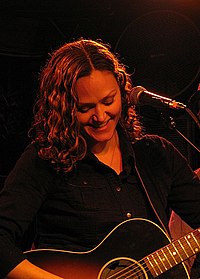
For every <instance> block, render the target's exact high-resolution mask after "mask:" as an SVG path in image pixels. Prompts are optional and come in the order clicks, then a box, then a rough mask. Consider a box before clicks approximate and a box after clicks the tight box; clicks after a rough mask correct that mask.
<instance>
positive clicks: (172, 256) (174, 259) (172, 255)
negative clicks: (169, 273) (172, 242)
mask: <svg viewBox="0 0 200 279" xmlns="http://www.w3.org/2000/svg"><path fill="white" fill-rule="evenodd" d="M166 248H167V250H168V252H169V254H170V255H171V258H172V259H173V261H174V263H175V264H177V263H178V262H177V261H176V258H175V257H174V256H175V254H173V253H172V252H171V250H170V249H169V247H168V246H167V247H166Z"/></svg>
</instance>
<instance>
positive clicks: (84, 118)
mask: <svg viewBox="0 0 200 279" xmlns="http://www.w3.org/2000/svg"><path fill="white" fill-rule="evenodd" d="M89 118H90V115H89V114H88V113H77V120H78V122H79V123H80V124H81V125H84V124H86V123H87V122H88V120H89Z"/></svg>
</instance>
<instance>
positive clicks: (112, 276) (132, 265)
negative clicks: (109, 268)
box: [107, 230, 200, 279]
mask: <svg viewBox="0 0 200 279" xmlns="http://www.w3.org/2000/svg"><path fill="white" fill-rule="evenodd" d="M193 236H194V237H196V236H197V237H199V236H200V234H199V232H198V230H197V231H196V232H195V231H194V232H193ZM179 240H183V241H182V243H183V245H184V243H185V244H187V246H189V245H188V243H187V240H186V238H185V236H183V237H181V238H180V239H179ZM173 243H178V240H175V241H174V242H173ZM190 243H191V242H190ZM192 243H196V242H195V240H194V239H192ZM197 244H198V242H197ZM170 245H172V243H169V244H168V245H166V246H164V247H163V248H162V250H165V249H167V247H168V246H170ZM177 250H178V249H177ZM183 250H184V249H180V251H183ZM190 250H191V248H190ZM154 254H155V255H156V256H155V257H154V261H155V260H158V261H159V262H161V263H162V261H161V259H160V256H159V250H158V251H157V252H154V253H152V254H150V255H149V257H150V256H151V255H154ZM162 254H163V252H162ZM168 254H169V253H168ZM177 254H178V253H177ZM177 254H176V255H177ZM160 255H161V253H160ZM176 255H175V256H176ZM170 256H171V258H173V261H174V263H175V264H174V265H172V267H173V266H175V265H177V263H176V261H175V260H174V257H173V256H172V255H170ZM178 256H179V258H180V259H181V257H180V255H179V254H178ZM191 256H192V255H191ZM142 261H143V262H144V264H143V263H142ZM180 262H182V259H181V261H180ZM138 263H140V265H141V266H142V268H143V269H144V271H145V272H146V271H150V272H151V270H154V268H153V267H152V268H148V266H146V263H145V261H144V259H141V260H140V261H138ZM134 265H135V267H134ZM162 265H163V266H165V265H164V264H163V263H162ZM138 266H139V265H137V266H136V264H135V263H134V264H130V265H129V266H128V267H126V268H124V269H123V270H120V271H118V272H116V273H115V274H113V275H111V276H109V277H107V279H112V278H116V279H120V278H122V277H121V276H126V275H128V274H130V272H131V274H130V275H128V276H129V277H126V278H130V276H132V275H134V274H132V272H133V271H136V270H137V268H138ZM157 266H158V264H157ZM132 267H133V269H132V270H128V269H130V268H132ZM170 268H171V267H170ZM126 270H128V271H126ZM160 270H161V272H160V271H159V273H160V274H162V273H163V272H165V271H166V270H164V271H162V269H161V268H160ZM122 272H123V274H122V275H120V273H122ZM154 272H155V271H154ZM155 273H156V272H155ZM141 274H144V272H143V271H142V272H141V270H139V271H137V272H136V273H135V275H136V276H137V275H139V276H140V275H141ZM116 275H117V276H118V275H119V276H118V277H114V276H116ZM158 275H159V274H158ZM132 278H133V279H134V278H138V276H137V277H132Z"/></svg>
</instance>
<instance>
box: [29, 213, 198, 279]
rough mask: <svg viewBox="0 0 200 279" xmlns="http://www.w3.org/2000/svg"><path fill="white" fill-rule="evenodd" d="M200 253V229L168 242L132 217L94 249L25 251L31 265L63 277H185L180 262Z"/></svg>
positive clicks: (158, 231) (162, 234)
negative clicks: (79, 250) (80, 250)
mask: <svg viewBox="0 0 200 279" xmlns="http://www.w3.org/2000/svg"><path fill="white" fill-rule="evenodd" d="M198 252H200V228H198V229H196V230H194V231H192V232H191V233H189V234H187V235H185V236H183V237H181V238H180V239H178V240H175V241H172V242H171V241H170V239H169V238H168V236H167V235H166V233H165V232H164V231H163V230H162V229H161V228H160V227H159V226H158V225H156V224H155V223H153V222H151V221H149V220H146V219H141V218H134V219H130V220H127V221H124V222H122V223H120V224H119V225H118V226H116V227H115V228H114V229H113V230H112V231H111V232H110V233H109V234H108V235H107V236H106V237H105V238H104V240H103V241H102V242H101V243H100V244H99V245H97V246H96V247H95V248H94V249H92V250H89V251H85V252H73V251H65V250H54V249H36V250H31V251H27V252H25V254H26V256H27V258H28V259H29V260H30V261H31V262H32V263H34V264H35V265H37V266H39V267H41V268H43V269H45V270H47V271H49V272H51V273H54V274H56V275H58V276H60V277H63V278H66V279H150V278H157V277H158V278H162V279H163V278H164V279H169V278H170V279H186V278H190V276H189V274H188V272H187V269H186V268H185V265H184V263H183V262H184V261H185V260H186V259H188V258H189V257H191V256H193V255H195V254H197V253H198Z"/></svg>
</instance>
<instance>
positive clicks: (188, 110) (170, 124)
mask: <svg viewBox="0 0 200 279" xmlns="http://www.w3.org/2000/svg"><path fill="white" fill-rule="evenodd" d="M185 110H186V112H187V113H188V114H189V115H190V116H191V117H192V119H193V120H194V121H195V123H196V124H197V126H198V127H199V128H200V122H199V119H198V118H197V117H196V115H195V114H194V113H193V112H192V111H191V110H190V109H189V108H187V107H186V108H185ZM169 120H170V123H169V128H171V129H174V130H175V131H176V132H177V133H178V134H179V135H181V136H182V138H184V139H185V140H186V141H187V142H188V143H189V144H190V145H191V146H192V147H193V148H194V149H196V151H198V152H199V153H200V149H199V148H198V147H197V146H196V145H194V144H193V143H192V142H191V141H190V140H189V139H188V138H187V137H186V136H184V135H183V134H182V133H181V132H180V131H179V130H178V129H177V128H176V122H175V120H174V118H173V117H172V116H169Z"/></svg>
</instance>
